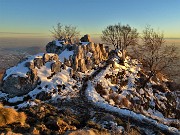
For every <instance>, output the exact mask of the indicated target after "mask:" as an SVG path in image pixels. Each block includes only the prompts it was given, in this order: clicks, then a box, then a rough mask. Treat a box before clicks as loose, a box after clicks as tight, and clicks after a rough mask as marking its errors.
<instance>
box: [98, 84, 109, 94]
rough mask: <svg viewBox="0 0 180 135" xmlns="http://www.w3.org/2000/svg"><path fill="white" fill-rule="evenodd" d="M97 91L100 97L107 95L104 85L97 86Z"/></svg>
mask: <svg viewBox="0 0 180 135" xmlns="http://www.w3.org/2000/svg"><path fill="white" fill-rule="evenodd" d="M95 89H96V91H97V92H98V93H99V94H100V95H107V94H108V93H107V91H106V90H105V89H104V88H103V86H102V84H99V83H98V84H97V85H96V87H95Z"/></svg>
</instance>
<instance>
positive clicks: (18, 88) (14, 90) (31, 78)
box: [2, 69, 39, 97]
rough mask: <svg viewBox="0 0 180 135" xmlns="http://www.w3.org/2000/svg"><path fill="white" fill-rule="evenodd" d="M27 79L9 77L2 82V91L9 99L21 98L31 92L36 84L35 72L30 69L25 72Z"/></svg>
mask: <svg viewBox="0 0 180 135" xmlns="http://www.w3.org/2000/svg"><path fill="white" fill-rule="evenodd" d="M26 75H27V77H20V76H17V75H13V74H12V75H10V76H9V77H8V78H7V79H6V80H4V81H3V84H2V91H3V92H5V93H7V94H9V96H10V97H14V96H21V95H25V94H27V93H29V92H30V91H31V90H33V89H34V88H35V87H36V86H37V83H38V80H39V78H38V76H37V70H36V69H31V70H30V71H29V72H27V74H26Z"/></svg>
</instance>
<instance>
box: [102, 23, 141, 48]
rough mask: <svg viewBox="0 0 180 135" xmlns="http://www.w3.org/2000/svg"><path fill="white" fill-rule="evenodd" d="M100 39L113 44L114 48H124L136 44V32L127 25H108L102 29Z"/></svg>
mask: <svg viewBox="0 0 180 135" xmlns="http://www.w3.org/2000/svg"><path fill="white" fill-rule="evenodd" d="M101 39H102V41H103V42H105V43H107V44H109V45H113V46H114V48H115V49H120V50H122V51H123V50H126V49H127V47H128V46H131V45H136V44H137V42H138V33H137V30H136V29H135V28H131V27H130V26H129V25H121V24H120V23H118V24H115V25H109V26H107V27H106V28H105V30H103V31H102V37H101Z"/></svg>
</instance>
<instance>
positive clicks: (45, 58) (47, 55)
mask: <svg viewBox="0 0 180 135" xmlns="http://www.w3.org/2000/svg"><path fill="white" fill-rule="evenodd" d="M43 60H44V62H45V63H46V62H48V61H49V60H50V55H49V54H48V53H45V54H44V55H43Z"/></svg>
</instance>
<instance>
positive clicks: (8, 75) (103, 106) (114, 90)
mask: <svg viewBox="0 0 180 135" xmlns="http://www.w3.org/2000/svg"><path fill="white" fill-rule="evenodd" d="M61 43H62V42H59V41H55V42H51V44H53V47H52V48H51V49H50V50H51V51H52V50H53V48H55V52H56V53H57V54H54V53H45V54H44V53H41V54H37V55H34V56H31V57H29V58H27V59H26V60H25V61H23V62H21V63H19V64H18V65H17V66H15V67H12V68H10V69H8V70H6V72H5V74H4V77H3V83H2V91H1V92H0V100H1V102H2V103H3V104H4V105H6V106H5V107H13V108H16V109H17V110H19V111H24V112H25V114H26V115H27V120H26V124H25V125H24V126H22V125H19V124H18V123H17V124H15V125H14V124H13V125H7V126H4V127H0V131H1V132H7V130H6V129H7V128H11V129H12V131H13V132H16V133H22V134H24V133H32V134H35V132H37V134H53V133H54V134H65V133H66V134H71V131H72V130H73V131H74V134H76V133H79V132H80V133H81V134H83V133H87V134H90V133H95V134H127V133H128V134H131V133H132V134H133V133H136V134H159V133H164V134H180V132H179V129H178V128H179V127H180V122H179V118H180V116H179V114H180V112H179V106H178V102H179V101H178V96H177V94H176V93H175V92H174V91H173V90H172V89H170V88H169V86H168V82H169V81H168V80H167V79H166V78H164V77H162V76H161V77H158V76H156V77H154V78H153V79H151V80H148V75H147V72H148V71H146V70H145V69H144V68H143V66H142V65H141V63H140V62H139V61H138V60H136V59H131V58H130V57H129V56H127V57H126V59H125V61H122V54H121V51H119V50H116V51H111V52H109V53H108V54H107V52H108V51H107V48H105V47H103V46H102V45H100V46H99V45H96V44H95V45H94V44H93V43H89V42H84V43H81V44H80V45H78V48H80V49H76V48H77V47H74V45H66V44H61ZM48 46H49V44H48ZM56 46H57V47H56ZM58 46H60V48H59V49H60V50H59V51H57V49H58ZM79 46H80V47H79ZM84 46H86V47H84ZM82 48H83V49H84V50H85V51H83V54H82V50H81V49H82ZM98 49H100V50H101V52H100V53H99V52H98V51H97V50H98ZM93 54H94V55H93ZM95 55H96V56H95ZM97 59H99V60H101V61H98V60H97ZM76 60H78V62H77V63H76ZM74 64H77V68H75V67H74ZM84 69H86V70H84ZM147 80H148V81H147ZM31 83H33V85H34V87H27V86H31ZM144 83H146V84H147V85H145V87H143V86H144ZM5 84H6V85H5ZM8 84H9V85H10V86H12V87H13V89H11V88H10V89H11V91H10V90H9V89H8V90H7V87H9V86H8ZM5 86H6V88H5ZM17 93H18V94H17ZM19 129H22V130H19ZM80 129H81V130H80ZM72 134H73V133H72Z"/></svg>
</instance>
